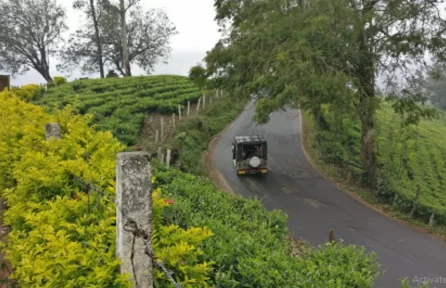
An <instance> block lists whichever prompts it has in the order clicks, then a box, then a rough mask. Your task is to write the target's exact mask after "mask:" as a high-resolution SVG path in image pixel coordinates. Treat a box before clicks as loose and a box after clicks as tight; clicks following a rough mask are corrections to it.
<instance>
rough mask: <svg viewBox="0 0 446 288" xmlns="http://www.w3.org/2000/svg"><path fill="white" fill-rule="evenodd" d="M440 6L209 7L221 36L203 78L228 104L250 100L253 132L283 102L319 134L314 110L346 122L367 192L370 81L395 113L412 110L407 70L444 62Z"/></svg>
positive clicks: (250, 0) (224, 3) (402, 2)
mask: <svg viewBox="0 0 446 288" xmlns="http://www.w3.org/2000/svg"><path fill="white" fill-rule="evenodd" d="M441 2H442V1H434V0H432V1H425V0H410V1H409V0H386V1H384V0H361V1H360V0H312V1H305V0H283V1H275V0H263V1H254V0H242V1H239V0H215V2H214V3H215V4H214V6H215V8H216V10H217V16H216V20H217V21H218V23H219V25H220V27H221V30H222V32H224V33H223V34H224V36H223V38H222V39H221V40H220V41H219V42H218V43H217V44H216V45H215V47H214V48H213V49H212V50H211V51H209V52H208V54H207V56H206V57H205V62H206V70H207V71H206V74H207V76H208V77H210V76H211V75H213V76H217V77H220V78H221V82H222V83H224V85H225V88H226V89H227V90H229V91H232V92H233V93H234V94H236V95H240V96H241V97H250V96H251V95H255V96H256V97H257V99H258V105H257V108H256V109H257V110H256V120H257V121H258V122H266V121H268V115H269V114H270V113H271V112H273V111H275V110H277V109H282V108H284V107H286V106H287V105H289V104H290V103H292V102H294V103H298V104H299V106H300V108H302V109H305V110H309V111H311V112H312V113H314V114H315V115H316V116H317V119H318V120H319V121H318V123H319V124H320V126H321V127H322V128H323V127H324V125H326V123H325V121H324V119H323V117H322V116H320V113H319V112H320V107H321V105H322V104H325V103H330V104H335V105H337V107H341V108H342V110H343V111H345V112H346V113H355V115H356V116H357V117H359V119H360V120H361V124H362V125H361V130H362V131H361V160H362V162H363V165H364V168H365V171H366V173H365V175H364V180H365V181H366V182H368V183H370V184H371V185H375V184H376V155H375V150H374V128H375V111H376V107H377V101H378V99H377V97H376V93H375V89H376V79H377V76H378V75H379V76H381V77H382V78H384V79H385V84H386V85H387V86H388V87H392V89H393V91H394V93H396V94H398V95H399V99H400V100H401V101H406V102H404V103H408V102H407V101H409V102H411V103H412V102H415V101H418V100H417V98H415V97H413V95H412V94H411V93H410V91H411V89H408V88H410V85H411V83H413V82H412V81H411V79H412V78H413V75H412V71H413V68H414V66H415V67H418V68H420V67H423V66H424V65H425V54H426V53H428V54H429V55H430V56H431V57H432V59H434V60H436V61H443V60H444V56H445V55H444V49H443V48H444V47H445V40H444V37H443V33H444V32H443V31H444V30H445V26H444V19H442V18H441V14H440V13H439V5H440V4H441ZM395 75H399V77H396V76H395ZM396 80H399V83H400V82H401V80H405V82H406V84H405V85H406V86H401V85H400V84H398V85H396V83H397V82H396ZM410 107H413V106H411V105H396V106H395V109H403V110H404V109H410Z"/></svg>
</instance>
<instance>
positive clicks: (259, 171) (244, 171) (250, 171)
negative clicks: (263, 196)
mask: <svg viewBox="0 0 446 288" xmlns="http://www.w3.org/2000/svg"><path fill="white" fill-rule="evenodd" d="M266 173H268V169H267V168H260V169H239V170H237V174H238V175H246V174H266Z"/></svg>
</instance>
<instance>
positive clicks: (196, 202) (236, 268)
mask: <svg viewBox="0 0 446 288" xmlns="http://www.w3.org/2000/svg"><path fill="white" fill-rule="evenodd" d="M156 169H157V170H156V178H155V187H159V188H161V189H162V191H164V192H165V193H166V195H167V196H169V197H172V198H173V199H174V200H175V202H176V206H175V207H174V209H173V211H171V213H170V214H169V215H168V217H169V219H170V222H172V223H176V224H177V225H179V226H180V227H183V228H185V229H187V228H188V227H193V226H206V227H209V229H210V230H211V231H212V233H214V235H215V236H214V237H211V238H209V239H208V240H207V241H206V242H205V243H204V245H203V251H204V255H203V257H204V259H205V260H206V261H211V260H212V261H214V262H215V265H214V271H215V273H213V274H212V275H211V283H212V284H213V285H215V287H314V288H316V287H324V288H330V287H333V288H334V287H358V288H359V287H372V286H373V285H372V284H373V282H374V280H375V278H376V277H377V275H378V273H379V267H378V265H377V264H376V258H375V255H374V254H366V253H365V252H364V251H363V250H361V249H358V248H357V247H355V246H343V245H342V244H327V245H325V246H323V247H321V248H320V249H317V250H311V251H310V252H309V254H308V255H307V256H306V257H304V258H299V257H295V256H293V255H292V251H291V249H290V248H291V247H290V245H289V243H288V242H287V240H286V236H287V233H288V232H287V217H286V215H285V214H284V213H283V212H280V211H267V210H266V209H265V208H264V207H263V206H262V204H261V203H260V202H259V201H256V200H248V199H245V198H243V197H241V196H240V197H238V196H233V195H229V194H227V193H224V192H221V191H217V190H216V189H215V188H214V186H213V184H212V182H210V181H209V180H207V179H206V178H201V177H197V176H194V175H192V174H187V173H183V172H179V171H177V170H174V169H166V168H165V167H160V166H157V168H156Z"/></svg>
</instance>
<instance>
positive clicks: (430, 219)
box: [429, 212, 435, 227]
mask: <svg viewBox="0 0 446 288" xmlns="http://www.w3.org/2000/svg"><path fill="white" fill-rule="evenodd" d="M434 224H435V212H432V214H431V216H430V217H429V226H430V227H433V226H434Z"/></svg>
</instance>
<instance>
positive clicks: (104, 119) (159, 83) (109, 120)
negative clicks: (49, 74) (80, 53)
mask: <svg viewBox="0 0 446 288" xmlns="http://www.w3.org/2000/svg"><path fill="white" fill-rule="evenodd" d="M200 96H201V94H200V91H199V89H198V87H196V86H195V84H193V83H192V82H190V81H189V80H188V78H186V77H182V76H146V77H127V78H107V79H91V80H76V81H73V82H70V83H65V84H63V85H59V86H57V87H54V88H51V89H49V90H48V91H47V92H46V93H45V94H44V96H43V97H38V98H37V99H36V100H34V101H33V103H35V104H38V105H42V106H45V107H47V108H49V111H52V109H54V108H57V109H60V108H62V107H64V106H65V105H67V104H73V105H74V111H75V112H78V113H80V114H93V115H94V117H93V119H92V123H93V124H96V125H97V127H98V128H99V129H105V130H110V131H112V133H113V135H114V136H115V137H117V138H118V139H119V140H120V141H121V142H122V143H123V144H125V145H129V146H131V145H134V144H135V143H136V140H137V137H138V134H139V131H140V128H141V126H142V124H143V120H144V116H145V115H147V114H149V113H161V114H169V115H171V113H176V112H177V111H178V105H180V106H182V107H183V108H184V107H185V105H186V104H187V101H191V102H192V103H194V102H196V101H198V98H199V97H200Z"/></svg>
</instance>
